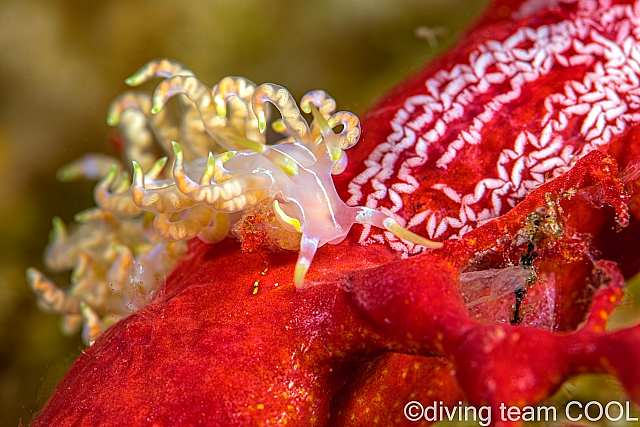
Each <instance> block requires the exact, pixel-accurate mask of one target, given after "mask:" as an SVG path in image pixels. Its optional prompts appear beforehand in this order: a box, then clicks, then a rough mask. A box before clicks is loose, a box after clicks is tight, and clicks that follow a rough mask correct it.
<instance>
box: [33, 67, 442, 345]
mask: <svg viewBox="0 0 640 427" xmlns="http://www.w3.org/2000/svg"><path fill="white" fill-rule="evenodd" d="M157 77H162V78H164V80H163V81H162V82H161V83H160V84H159V85H158V87H157V88H156V90H155V93H154V94H153V95H151V94H149V93H145V92H133V91H130V92H125V93H124V94H122V95H120V96H119V97H118V98H117V99H116V100H115V101H114V102H113V103H112V104H111V107H110V109H109V115H108V119H107V122H108V123H109V124H110V125H112V126H116V125H117V126H118V127H119V131H120V134H121V136H122V139H123V141H124V145H123V157H124V158H125V160H126V161H131V162H132V164H133V179H132V181H133V182H132V183H130V177H129V174H128V173H127V172H126V169H125V168H124V166H123V165H122V164H121V163H120V162H119V161H118V160H117V159H115V158H112V157H109V156H105V155H99V154H89V155H86V156H84V157H82V158H80V159H79V160H77V161H75V162H73V163H72V164H70V165H68V166H66V167H64V168H63V169H61V171H60V172H59V178H61V179H62V180H70V179H75V178H79V177H84V178H89V179H98V178H100V181H99V182H98V184H97V185H96V187H95V192H94V196H95V201H96V204H97V207H96V208H92V209H89V210H87V211H85V212H82V213H80V214H78V215H76V218H75V219H76V221H77V222H78V225H77V226H76V227H75V228H74V229H73V231H72V232H70V233H67V231H66V228H65V225H64V223H63V222H62V221H61V220H60V219H59V218H56V219H54V228H53V232H52V237H51V242H50V244H49V246H48V248H47V251H46V256H45V263H46V265H47V267H48V268H50V269H52V270H67V269H72V270H73V273H72V276H71V287H70V288H69V289H67V290H63V289H60V288H58V287H57V286H56V285H55V284H54V283H53V282H51V281H50V280H48V279H47V278H46V277H45V276H44V275H43V274H42V273H41V272H39V271H37V270H36V269H29V271H28V279H29V282H30V284H31V287H32V289H33V290H34V291H35V292H36V294H37V295H38V297H39V303H40V305H41V307H43V308H44V309H46V310H49V311H55V312H59V313H62V314H63V331H64V332H66V333H73V332H75V331H76V330H78V329H79V328H80V325H81V324H83V323H84V331H83V338H84V339H85V341H86V342H87V343H92V342H93V341H94V340H95V338H96V337H97V336H98V335H99V334H100V332H101V331H102V330H103V329H104V328H105V327H106V326H108V325H110V324H113V323H114V322H116V321H118V320H120V319H122V318H123V317H126V316H127V315H128V314H130V313H131V312H133V311H136V310H137V309H139V308H141V307H143V306H145V305H146V304H147V303H148V302H149V301H150V300H151V298H153V297H154V295H156V293H157V292H158V289H159V283H160V282H161V281H162V280H163V279H164V277H165V276H166V275H167V274H168V273H169V272H170V271H171V269H172V267H173V266H174V265H175V263H176V261H177V260H178V259H179V258H180V257H181V256H182V255H183V254H184V253H185V251H186V245H185V244H184V241H185V240H187V239H191V238H194V237H198V238H200V239H201V240H203V241H205V242H208V243H217V242H220V241H222V240H223V239H224V238H225V237H226V236H227V235H228V234H229V232H230V231H232V232H233V231H234V230H235V231H236V232H235V233H234V234H236V235H238V236H239V237H242V235H243V233H242V232H241V231H239V230H240V229H241V228H242V226H243V225H245V224H249V226H250V227H259V228H260V229H261V230H260V231H261V232H262V234H263V235H264V239H263V240H264V241H263V242H262V247H265V248H267V249H273V248H282V249H294V250H299V252H300V254H299V256H298V260H297V263H296V266H295V272H294V278H293V281H294V283H295V284H296V286H297V287H299V288H300V287H302V286H303V283H304V278H305V275H306V272H307V270H308V269H309V266H310V265H311V262H312V260H313V257H314V255H315V253H316V250H317V248H318V247H320V246H322V245H324V244H326V243H331V244H337V243H339V242H341V241H342V240H343V239H344V238H345V237H346V236H347V234H348V232H349V230H350V229H351V227H352V226H353V224H355V223H358V224H364V225H369V226H375V227H378V228H381V229H384V230H387V231H388V232H391V233H393V234H394V235H395V236H397V237H399V238H401V239H404V240H406V241H408V243H409V244H414V245H421V246H423V247H427V248H438V247H440V246H441V244H440V243H437V242H432V241H430V240H427V239H425V238H423V237H421V236H419V235H417V234H414V233H412V232H410V231H408V230H406V229H405V228H403V227H402V226H401V225H400V224H399V223H398V222H397V221H396V219H394V218H391V217H390V216H388V215H386V214H384V213H382V212H380V211H378V210H375V209H371V208H367V207H362V206H348V205H347V204H345V203H344V202H343V201H342V200H341V199H340V197H339V196H338V193H337V192H336V189H335V186H334V183H333V179H332V175H335V174H339V173H341V172H342V171H344V169H345V167H346V164H347V155H346V153H345V150H346V149H348V148H351V147H353V146H354V145H355V144H356V143H357V142H358V139H359V137H360V121H359V119H358V117H357V116H355V115H354V114H353V113H350V112H345V111H338V112H336V102H335V100H334V99H333V98H331V97H330V96H329V95H328V94H327V93H326V92H324V91H321V90H316V91H313V92H309V93H308V94H306V95H305V96H303V97H302V100H301V102H300V106H301V108H302V110H303V111H304V112H305V113H307V114H312V117H313V120H312V121H311V123H310V124H308V123H307V121H306V120H305V119H304V118H303V116H302V114H301V112H300V109H299V108H298V106H297V105H296V102H295V100H294V99H293V97H292V95H291V94H290V93H289V91H287V89H285V88H284V87H282V86H278V85H275V84H271V83H264V84H262V85H260V86H257V87H256V85H255V84H254V83H252V82H250V81H249V80H247V79H245V78H242V77H226V78H224V79H222V80H221V81H220V82H219V83H218V84H217V85H216V86H214V87H213V88H209V87H207V86H206V85H204V84H203V83H201V82H200V81H199V80H198V79H197V78H196V77H195V75H194V73H193V72H192V71H191V70H189V69H187V68H185V67H184V66H183V65H182V64H180V63H178V62H175V61H172V60H167V59H162V60H156V61H151V62H149V63H148V64H146V65H145V66H144V67H142V68H141V69H140V70H139V71H138V72H137V73H135V74H134V75H133V76H132V77H130V78H128V79H127V80H126V83H127V84H129V85H131V86H137V85H140V84H142V83H144V82H146V81H148V80H150V79H152V78H157ZM174 96H177V97H178V98H179V102H180V107H181V110H182V114H181V121H180V123H179V125H178V124H177V123H175V120H174V119H173V118H172V115H171V112H168V111H167V109H165V108H164V106H165V103H166V102H167V101H168V100H169V99H170V98H171V97H174ZM268 103H271V104H273V105H274V106H275V108H276V109H277V110H278V111H279V113H280V116H281V118H280V119H276V120H274V119H271V118H270V115H269V111H268V108H267V104H268ZM268 125H270V126H271V128H272V129H273V131H274V133H275V134H279V135H281V136H282V139H280V140H279V141H277V142H275V143H269V142H268V141H267V137H266V132H265V131H266V130H267V128H268ZM339 128H341V129H339ZM154 137H155V138H154ZM154 139H155V140H157V142H158V144H159V145H160V147H162V149H163V150H164V151H165V152H166V154H167V155H168V156H172V157H173V168H165V164H166V163H167V160H168V157H161V158H159V159H158V156H157V154H156V149H155V145H154V143H153V141H154ZM256 216H259V217H261V218H262V220H261V221H259V222H256V223H251V222H250V221H249V220H248V219H247V218H255V217H256ZM234 224H236V225H235V226H234ZM237 224H240V226H238V225H237ZM254 249H255V248H254Z"/></svg>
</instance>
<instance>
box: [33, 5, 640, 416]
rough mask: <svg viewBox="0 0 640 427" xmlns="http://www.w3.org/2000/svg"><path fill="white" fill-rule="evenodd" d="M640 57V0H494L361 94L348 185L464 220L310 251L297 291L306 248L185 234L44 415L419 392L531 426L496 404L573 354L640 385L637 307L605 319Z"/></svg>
mask: <svg viewBox="0 0 640 427" xmlns="http://www.w3.org/2000/svg"><path fill="white" fill-rule="evenodd" d="M638 74H640V5H637V4H635V3H632V2H619V3H618V2H616V3H615V4H612V3H610V2H605V1H602V2H600V3H598V2H595V1H567V2H563V1H560V2H551V5H548V6H545V5H543V2H541V1H529V2H524V3H523V4H521V5H520V4H516V3H515V2H513V1H501V2H498V3H497V4H495V5H493V6H492V7H490V8H489V9H488V12H487V13H486V14H485V15H484V16H483V17H482V18H481V19H480V20H479V21H478V23H477V24H476V25H475V26H474V27H473V28H472V29H471V30H470V31H469V32H468V34H467V36H466V38H465V39H464V40H462V42H461V43H460V45H459V46H458V47H457V48H455V49H454V50H452V51H451V52H450V53H448V54H446V55H445V56H443V57H442V58H441V59H439V60H438V61H437V62H435V63H433V64H430V65H428V66H427V67H426V68H425V69H424V70H423V71H421V72H420V73H419V74H418V75H416V76H414V77H413V78H412V79H410V80H409V81H407V82H405V83H403V84H402V85H400V86H399V87H398V88H396V89H394V90H393V91H391V92H390V93H389V94H388V95H387V96H386V97H384V98H383V99H381V101H380V102H379V103H378V104H377V105H376V106H374V107H373V108H372V109H371V110H370V112H369V113H368V114H367V115H366V116H365V117H364V119H363V123H362V128H363V138H362V140H361V142H360V143H359V144H358V145H357V146H356V147H355V148H354V149H352V150H350V152H349V155H350V164H351V165H352V166H351V167H350V168H349V169H347V171H346V172H345V173H344V174H343V175H341V176H340V177H339V181H338V182H337V188H338V190H339V192H340V193H341V195H342V196H343V197H345V198H350V202H351V203H354V204H356V203H357V204H366V205H367V206H370V207H374V208H377V209H381V210H383V211H385V212H387V213H388V214H390V215H393V216H395V217H396V218H397V219H398V220H399V221H402V222H404V223H405V224H407V226H408V227H410V228H411V229H412V230H413V231H415V232H417V233H420V234H423V235H425V236H429V237H432V238H435V239H444V238H447V237H451V236H457V238H454V239H449V240H447V241H446V243H445V246H444V247H443V248H442V249H439V250H431V251H427V252H422V253H420V252H421V251H420V248H417V247H414V246H412V245H410V244H407V243H405V242H402V241H399V240H397V239H395V238H394V237H393V236H391V235H389V234H388V233H382V232H380V231H379V230H375V229H371V230H369V229H365V228H356V229H354V230H352V232H351V235H350V237H349V238H348V239H347V240H346V241H344V242H343V243H341V244H339V245H336V246H331V245H327V246H324V247H322V248H320V249H319V250H318V253H317V255H316V258H315V259H314V262H313V264H312V266H311V269H310V271H309V273H308V275H307V278H306V282H307V283H308V284H309V285H312V286H309V287H308V288H307V289H305V290H303V291H298V290H296V289H295V287H294V286H293V284H292V277H293V266H294V264H295V260H296V256H297V254H296V253H294V252H290V253H284V254H283V253H268V252H265V253H261V254H258V253H256V254H249V253H246V252H242V250H241V246H240V244H239V243H236V242H233V241H231V240H230V239H227V240H226V241H224V242H222V243H219V244H215V245H207V244H204V243H201V242H199V241H192V242H191V245H190V250H189V253H188V255H187V256H186V257H185V259H184V260H183V261H182V262H181V263H180V264H179V266H178V267H177V268H176V269H175V271H174V272H173V273H172V274H171V275H170V276H169V278H168V279H167V282H166V286H165V288H164V292H163V293H162V297H161V298H160V299H159V300H158V301H156V302H155V303H153V304H151V305H150V306H148V307H147V308H146V309H144V310H142V311H140V312H138V313H136V314H134V315H132V316H130V317H128V318H127V319H124V320H123V321H121V322H119V323H118V324H116V325H115V326H113V327H111V328H110V329H108V330H107V331H106V332H105V333H104V334H103V335H102V336H101V337H100V338H99V339H98V340H97V341H96V343H95V344H94V345H93V346H92V347H89V348H88V349H87V350H86V351H85V352H84V353H83V354H82V355H81V356H80V357H79V358H78V360H77V361H76V362H75V363H74V365H73V366H72V368H71V369H70V371H69V372H68V374H67V375H66V376H65V378H64V379H63V380H62V381H61V383H60V385H59V386H58V388H57V389H56V391H55V393H54V395H53V396H52V398H51V399H50V401H49V402H48V403H47V405H46V406H45V407H44V408H43V410H42V411H41V412H40V413H39V415H38V416H37V418H36V419H35V420H34V421H33V423H32V425H33V426H50V425H55V426H72V425H73V426H80V425H82V426H90V425H96V426H97V425H102V426H104V425H124V424H126V425H129V426H138V425H140V426H150V425H151V426H165V425H197V424H201V425H225V426H248V425H285V424H286V425H292V426H309V425H340V426H342V425H350V426H356V425H362V426H370V425H405V424H406V425H416V424H414V423H411V422H409V421H407V419H406V418H405V416H404V414H403V408H404V405H405V404H406V403H407V402H408V401H410V400H417V401H421V402H422V403H423V404H425V405H428V404H430V403H431V402H433V401H442V402H444V404H446V405H456V404H457V403H458V401H459V400H462V399H466V400H467V401H468V402H470V403H471V404H473V405H478V406H479V405H491V406H492V408H493V412H492V422H493V424H494V425H518V423H517V422H510V421H502V420H501V419H500V417H499V412H498V407H499V405H500V404H502V403H504V404H505V405H508V406H510V405H519V406H523V405H530V404H535V403H537V402H539V401H540V400H541V399H544V398H546V397H548V396H549V395H550V394H552V393H553V392H554V391H555V390H557V388H558V387H559V386H560V385H561V384H562V383H563V382H564V381H565V380H566V379H567V378H569V377H570V376H571V375H574V374H577V373H581V372H604V373H608V374H611V375H613V376H615V377H617V378H618V379H619V380H620V381H621V382H622V384H623V385H624V387H625V389H626V391H627V392H628V394H629V396H630V397H631V398H632V399H633V400H634V401H635V402H636V403H639V402H640V367H639V366H638V363H637V361H638V360H640V325H636V326H633V327H630V328H627V329H623V330H619V331H614V332H605V329H604V328H605V326H606V321H607V319H608V317H609V314H610V313H611V312H612V311H613V309H614V308H615V307H616V305H617V304H618V303H619V302H620V300H621V299H622V297H623V296H624V276H627V277H628V276H630V275H632V274H634V273H636V272H637V271H638V270H639V267H640V265H639V264H640V263H639V262H638V259H637V258H638V257H637V256H636V255H635V254H634V253H633V252H634V250H633V246H630V245H632V244H633V243H635V241H637V240H636V239H637V237H638V233H637V231H638V227H637V214H638V213H640V204H638V196H639V194H638V192H637V186H636V187H634V184H637V182H636V181H637V178H638V173H637V169H638V167H637V163H636V162H637V161H638V158H640V144H639V141H638V135H639V134H638V131H637V127H636V124H637V122H638V121H639V120H640V111H638V110H639V109H640V88H639V87H640V78H639V77H638ZM630 214H631V215H630ZM612 228H613V229H615V230H612ZM631 242H633V243H631ZM613 261H616V262H617V263H618V265H616V263H615V262H613ZM265 262H266V263H268V269H267V272H266V273H265V274H264V275H262V274H261V273H262V272H263V271H264V270H265V266H266V265H267V264H265ZM523 271H524V272H525V273H526V274H528V273H527V272H530V271H531V272H533V275H532V276H531V277H530V279H523V278H522V276H518V277H519V279H517V280H519V281H520V287H519V288H515V289H516V290H518V289H520V288H522V289H525V290H526V291H527V292H526V294H523V293H522V292H521V293H520V294H519V296H518V295H517V293H515V294H514V292H513V290H512V291H511V292H506V293H504V294H501V295H498V296H496V298H494V299H487V300H482V301H479V300H478V301H476V302H475V303H471V302H470V301H469V300H468V298H469V297H470V295H472V297H471V298H472V299H473V298H476V296H477V295H482V292H483V289H484V288H482V287H481V286H480V285H479V284H478V283H480V282H479V281H478V278H480V277H486V278H488V285H486V286H489V287H491V286H492V285H496V284H497V283H498V282H499V281H504V278H505V277H510V278H511V279H509V280H511V282H513V281H514V280H516V279H513V277H516V276H514V274H516V275H517V274H522V272H523ZM514 272H516V273H514ZM461 273H464V274H467V276H464V277H472V278H473V277H475V279H472V280H471V281H469V280H466V279H465V280H464V281H463V280H461V277H463V276H461ZM623 273H624V276H623ZM532 278H535V280H534V279H532ZM258 279H259V280H260V281H259V285H258V286H259V288H258V292H257V294H255V295H254V294H253V291H254V283H255V282H256V280H258ZM509 280H507V282H509ZM517 280H516V281H517ZM483 286H484V285H483ZM486 286H485V287H486ZM522 289H520V290H522ZM490 294H491V292H489V295H490ZM465 298H467V299H465ZM518 298H519V299H518ZM465 302H466V304H467V305H469V308H467V305H465ZM579 325H580V326H579ZM514 361H517V363H514ZM426 424H427V422H426V421H423V423H422V425H426Z"/></svg>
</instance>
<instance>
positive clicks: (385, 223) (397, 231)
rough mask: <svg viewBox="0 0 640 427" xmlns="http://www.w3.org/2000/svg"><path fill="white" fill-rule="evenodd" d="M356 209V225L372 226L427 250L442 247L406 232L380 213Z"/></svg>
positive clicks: (372, 210) (367, 209) (439, 244)
mask: <svg viewBox="0 0 640 427" xmlns="http://www.w3.org/2000/svg"><path fill="white" fill-rule="evenodd" d="M356 209H357V213H356V217H355V222H357V223H358V224H363V225H373V226H374V227H378V228H382V229H384V230H387V231H390V232H391V233H393V234H394V235H395V236H396V237H399V238H400V239H403V240H407V241H409V242H411V243H415V244H416V245H422V246H425V247H427V248H431V249H439V248H441V247H442V246H443V244H442V243H441V242H434V241H432V240H429V239H426V238H424V237H422V236H420V235H419V234H416V233H414V232H412V231H409V230H407V229H406V228H404V227H402V226H401V225H400V224H399V223H398V222H397V221H396V220H394V219H393V218H391V217H389V216H387V215H385V214H383V213H382V212H380V211H376V210H374V209H370V208H366V207H363V206H359V207H357V208H356Z"/></svg>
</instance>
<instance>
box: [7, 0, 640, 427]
mask: <svg viewBox="0 0 640 427" xmlns="http://www.w3.org/2000/svg"><path fill="white" fill-rule="evenodd" d="M483 4H484V0H482V1H481V0H325V1H303V0H297V1H296V0H269V1H267V0H235V1H222V0H210V1H204V0H187V1H182V2H171V1H168V0H155V1H136V0H116V1H111V2H99V1H97V2H85V1H72V0H0V183H1V184H0V427H3V426H16V425H18V422H19V420H22V422H23V423H24V424H25V425H26V424H27V423H28V422H29V420H30V419H31V416H32V414H33V413H34V412H35V411H37V410H38V409H39V408H40V407H41V406H42V405H43V404H44V402H45V401H46V399H47V398H48V397H49V394H50V393H51V391H52V389H53V387H55V385H56V383H57V381H58V380H59V379H60V377H61V376H62V375H63V374H64V372H65V371H66V369H67V368H68V367H69V366H70V364H71V363H72V362H73V360H74V359H75V357H76V356H77V355H78V354H79V353H80V352H81V351H82V349H83V347H84V346H83V344H82V342H81V340H80V337H79V336H75V337H64V336H62V335H61V334H60V332H59V329H58V322H59V316H57V315H53V314H46V313H42V312H40V310H39V309H38V308H37V307H36V298H35V296H34V295H33V294H32V293H31V291H30V290H29V288H28V286H27V283H26V280H25V269H26V268H27V267H28V266H35V267H37V268H39V269H44V267H43V265H42V253H43V251H44V248H45V246H46V244H47V240H48V234H49V231H50V228H51V218H52V217H53V216H54V215H58V216H60V217H62V219H63V220H64V221H65V222H67V223H68V222H71V221H72V219H73V215H74V214H75V213H77V212H79V211H81V210H83V209H85V208H87V207H90V206H92V205H93V199H92V189H93V185H94V183H89V182H77V183H70V184H63V183H59V182H57V181H56V179H55V172H56V170H57V169H58V168H59V167H60V166H62V165H63V164H65V163H67V162H69V161H71V160H73V159H75V158H77V157H78V156H79V155H81V154H83V153H86V152H95V151H98V152H110V151H109V150H110V149H109V144H108V141H109V136H110V135H113V132H114V130H113V129H111V128H109V127H108V126H107V125H106V112H107V107H108V105H109V103H110V102H111V100H112V99H113V98H115V97H116V96H117V95H118V94H119V93H121V92H122V91H124V90H126V89H127V87H126V85H125V84H124V79H125V78H126V77H128V76H130V75H131V74H132V73H133V72H135V71H136V70H137V69H138V68H139V67H140V66H142V65H143V64H145V63H146V62H147V61H149V60H150V59H155V58H161V57H169V58H173V59H177V60H179V61H181V62H182V63H184V64H185V65H186V66H187V67H189V68H191V69H192V70H194V71H195V72H196V75H197V76H198V77H199V78H200V79H201V80H202V81H203V82H204V83H205V84H207V85H209V86H213V85H214V84H215V83H217V82H218V81H219V80H220V79H221V78H222V77H224V76H227V75H241V76H245V77H248V78H250V79H251V80H253V81H254V82H256V83H263V82H266V81H270V82H274V83H278V84H281V85H283V86H285V87H287V88H288V89H289V90H290V91H291V92H292V93H293V95H294V96H295V98H296V99H300V97H301V96H302V95H303V94H304V93H306V92H308V91H310V90H313V89H320V88H322V89H324V90H326V91H327V92H329V94H331V95H332V96H333V97H335V98H336V100H337V101H338V106H339V108H340V109H344V110H350V111H353V112H355V113H357V114H361V113H362V112H363V111H364V110H365V109H366V107H367V106H368V105H370V104H371V103H372V102H373V101H374V100H375V99H376V98H377V97H379V96H380V95H381V94H382V93H383V92H384V91H386V90H388V89H389V88H390V87H392V86H393V85H394V84H395V83H397V82H399V81H400V80H401V79H402V78H403V77H405V76H407V75H408V74H411V73H412V72H413V71H415V70H416V69H417V68H419V67H420V66H421V65H422V64H423V63H424V62H425V61H426V60H428V58H429V57H431V56H433V55H435V54H437V53H438V52H439V51H441V50H443V49H446V47H447V46H448V45H450V44H451V43H452V42H454V41H455V39H456V37H457V36H458V35H459V33H460V30H461V29H462V28H464V26H465V25H466V24H468V22H470V21H471V20H472V19H473V18H474V17H475V16H476V15H477V14H478V12H479V10H480V9H481V8H482V6H483ZM419 27H429V28H431V29H432V33H434V34H437V39H436V43H434V41H433V40H432V41H431V42H429V41H427V40H425V39H421V38H418V37H416V29H417V28H419ZM419 32H422V33H424V32H425V31H424V30H422V31H419ZM155 84H157V81H154V82H152V83H150V84H147V85H145V86H144V88H146V89H147V90H152V89H153V88H154V87H155ZM45 271H46V270H45ZM49 277H50V278H52V279H53V280H55V281H56V282H57V283H58V284H60V285H64V284H66V283H68V280H69V277H68V274H60V275H53V274H49ZM639 285H640V283H638V282H637V281H636V283H635V284H634V285H632V286H631V289H632V291H635V293H636V294H638V293H640V292H638V288H639ZM638 299H640V298H638V296H637V295H636V298H635V301H636V302H635V303H633V304H631V303H629V304H627V306H626V307H625V308H624V309H623V310H620V311H619V312H618V313H617V314H616V316H614V319H613V322H614V324H617V325H621V324H625V323H630V322H634V321H635V319H637V317H638V315H637V313H638V311H640V310H638V305H639V304H638ZM576 381H577V382H570V383H569V384H568V385H567V386H565V388H564V389H563V390H562V391H561V392H559V393H558V394H557V395H556V397H555V399H556V400H555V402H558V404H560V401H562V400H563V399H565V398H566V396H567V393H568V392H567V388H568V389H571V388H573V389H580V390H584V389H585V388H586V389H587V390H589V389H591V390H593V389H594V388H595V389H598V390H604V389H606V390H608V391H607V393H611V390H612V389H613V392H612V393H613V394H608V396H616V392H619V387H618V386H617V385H616V384H614V385H613V386H612V387H605V388H603V387H602V384H603V380H601V379H596V384H598V385H597V386H595V387H594V386H593V381H592V382H591V383H589V381H588V380H581V381H582V382H583V383H584V382H585V381H586V383H587V386H583V385H581V384H582V383H579V382H578V381H579V380H576ZM589 384H591V385H589ZM570 394H571V395H576V393H574V392H573V391H572V392H571V393H570ZM610 398H612V397H610Z"/></svg>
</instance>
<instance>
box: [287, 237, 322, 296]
mask: <svg viewBox="0 0 640 427" xmlns="http://www.w3.org/2000/svg"><path fill="white" fill-rule="evenodd" d="M319 242H320V238H319V237H312V236H307V235H305V234H304V233H303V234H302V240H301V241H300V255H298V260H297V261H296V266H295V269H294V273H293V283H295V285H296V287H297V288H298V289H300V288H302V287H303V285H304V278H305V276H306V275H307V271H309V266H311V262H312V261H313V257H314V256H315V254H316V251H317V250H318V243H319Z"/></svg>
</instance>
